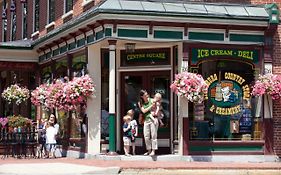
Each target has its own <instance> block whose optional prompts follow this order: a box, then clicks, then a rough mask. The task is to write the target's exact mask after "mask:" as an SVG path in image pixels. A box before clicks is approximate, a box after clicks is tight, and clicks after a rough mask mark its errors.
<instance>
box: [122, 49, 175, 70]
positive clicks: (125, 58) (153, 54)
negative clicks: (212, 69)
mask: <svg viewBox="0 0 281 175" xmlns="http://www.w3.org/2000/svg"><path fill="white" fill-rule="evenodd" d="M121 57H122V61H121V65H122V66H129V65H136V64H137V65H153V64H169V61H170V49H167V48H163V49H139V50H135V52H133V53H127V52H126V51H121Z"/></svg>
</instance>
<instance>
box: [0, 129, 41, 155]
mask: <svg viewBox="0 0 281 175" xmlns="http://www.w3.org/2000/svg"><path fill="white" fill-rule="evenodd" d="M37 145H38V132H37V131H36V127H34V126H31V127H29V128H25V129H24V130H14V131H12V130H9V129H8V128H1V129H0V149H1V150H2V152H1V153H2V155H3V156H2V158H3V159H5V158H7V157H9V156H12V157H15V158H27V157H28V158H30V157H31V158H35V157H36V148H37Z"/></svg>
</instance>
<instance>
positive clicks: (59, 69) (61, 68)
mask: <svg viewBox="0 0 281 175" xmlns="http://www.w3.org/2000/svg"><path fill="white" fill-rule="evenodd" d="M67 76H68V75H67V59H66V58H64V59H61V60H59V61H57V62H56V73H55V78H56V79H60V80H61V81H66V80H65V79H64V78H65V77H67Z"/></svg>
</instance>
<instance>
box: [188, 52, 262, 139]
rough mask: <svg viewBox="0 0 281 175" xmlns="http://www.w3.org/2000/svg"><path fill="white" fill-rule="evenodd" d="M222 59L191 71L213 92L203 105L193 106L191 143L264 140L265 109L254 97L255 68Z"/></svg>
mask: <svg viewBox="0 0 281 175" xmlns="http://www.w3.org/2000/svg"><path fill="white" fill-rule="evenodd" d="M210 52H211V50H210ZM229 53H230V52H229ZM218 58H219V57H218ZM218 58H212V59H210V60H208V61H202V62H199V63H198V66H197V67H193V68H191V70H192V71H193V72H196V73H199V74H201V75H202V76H203V77H204V79H205V80H206V82H207V84H208V85H209V88H208V94H207V97H206V100H205V101H204V103H203V104H193V103H189V114H190V115H189V116H190V139H191V140H260V139H261V132H262V131H261V125H262V123H261V122H262V119H261V115H260V110H261V109H260V108H261V106H260V105H258V104H260V103H259V102H258V99H257V98H255V97H252V96H251V94H250V92H251V86H252V83H253V82H254V80H255V77H256V76H257V75H256V68H255V64H254V63H251V62H249V61H241V60H235V59H227V58H225V59H218Z"/></svg>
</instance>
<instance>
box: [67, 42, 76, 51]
mask: <svg viewBox="0 0 281 175" xmlns="http://www.w3.org/2000/svg"><path fill="white" fill-rule="evenodd" d="M75 47H76V43H75V41H74V42H72V43H70V44H68V50H72V49H74V48H75Z"/></svg>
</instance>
